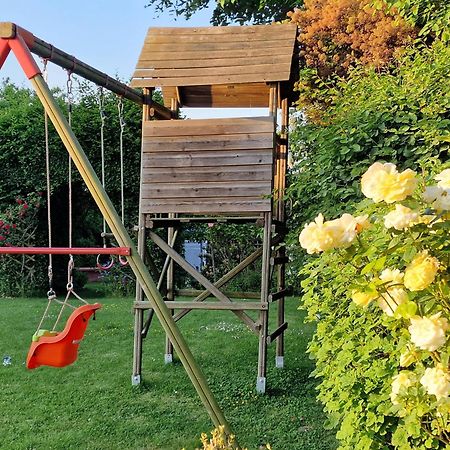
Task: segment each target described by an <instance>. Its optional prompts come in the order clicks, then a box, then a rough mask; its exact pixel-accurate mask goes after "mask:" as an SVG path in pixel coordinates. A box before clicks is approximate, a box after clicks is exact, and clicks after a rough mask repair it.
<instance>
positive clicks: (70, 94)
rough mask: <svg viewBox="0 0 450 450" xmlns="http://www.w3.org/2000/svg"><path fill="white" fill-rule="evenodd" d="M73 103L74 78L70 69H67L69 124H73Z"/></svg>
mask: <svg viewBox="0 0 450 450" xmlns="http://www.w3.org/2000/svg"><path fill="white" fill-rule="evenodd" d="M72 104H73V79H72V72H71V71H70V70H68V71H67V110H68V113H69V125H71V123H70V122H71V120H70V119H71V116H72Z"/></svg>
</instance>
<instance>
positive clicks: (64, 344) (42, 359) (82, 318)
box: [27, 303, 102, 369]
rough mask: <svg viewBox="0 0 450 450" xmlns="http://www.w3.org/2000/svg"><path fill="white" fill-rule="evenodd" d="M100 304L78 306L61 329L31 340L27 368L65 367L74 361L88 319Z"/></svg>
mask: <svg viewBox="0 0 450 450" xmlns="http://www.w3.org/2000/svg"><path fill="white" fill-rule="evenodd" d="M101 306H102V305H101V304H100V303H94V304H93V305H83V306H79V307H78V308H76V309H75V310H74V311H73V312H72V314H71V315H70V317H69V319H68V320H67V323H66V326H65V327H64V330H63V331H61V332H60V333H57V334H56V336H41V337H40V338H39V340H38V341H37V342H32V343H31V347H30V350H29V351H28V356H27V368H28V369H36V368H37V367H39V366H51V367H65V366H68V365H69V364H72V363H73V362H75V361H76V359H77V357H78V346H79V345H80V342H81V341H82V340H83V336H84V333H85V331H86V328H87V325H88V322H89V319H90V318H91V316H92V315H93V314H94V313H95V311H97V309H100V308H101Z"/></svg>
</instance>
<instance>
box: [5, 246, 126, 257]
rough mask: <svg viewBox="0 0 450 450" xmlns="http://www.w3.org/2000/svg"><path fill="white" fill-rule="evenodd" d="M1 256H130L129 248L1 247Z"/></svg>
mask: <svg viewBox="0 0 450 450" xmlns="http://www.w3.org/2000/svg"><path fill="white" fill-rule="evenodd" d="M0 255H119V256H130V255H131V249H130V248H129V247H111V248H105V247H0Z"/></svg>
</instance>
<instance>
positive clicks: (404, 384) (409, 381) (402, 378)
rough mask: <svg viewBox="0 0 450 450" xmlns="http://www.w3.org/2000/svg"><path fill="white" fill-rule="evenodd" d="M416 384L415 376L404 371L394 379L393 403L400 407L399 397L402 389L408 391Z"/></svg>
mask: <svg viewBox="0 0 450 450" xmlns="http://www.w3.org/2000/svg"><path fill="white" fill-rule="evenodd" d="M413 384H414V378H413V374H412V373H411V372H409V371H407V370H403V371H402V372H400V373H399V374H397V375H395V377H394V378H393V379H392V385H391V386H392V390H391V402H392V403H393V404H394V405H398V403H399V402H398V401H397V397H398V394H399V393H400V390H401V389H407V388H409V386H412V385H413Z"/></svg>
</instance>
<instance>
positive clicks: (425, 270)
mask: <svg viewBox="0 0 450 450" xmlns="http://www.w3.org/2000/svg"><path fill="white" fill-rule="evenodd" d="M438 270H439V261H438V260H437V259H436V258H434V257H433V256H430V255H429V254H428V251H427V250H424V251H423V252H420V253H419V254H418V255H416V257H415V258H414V259H413V260H412V261H411V263H410V264H409V266H408V267H407V268H406V270H405V279H404V283H405V287H406V288H407V289H409V290H410V291H421V290H423V289H426V288H427V287H428V286H429V285H430V284H431V283H432V282H433V281H434V278H435V277H436V274H437V271H438Z"/></svg>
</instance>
